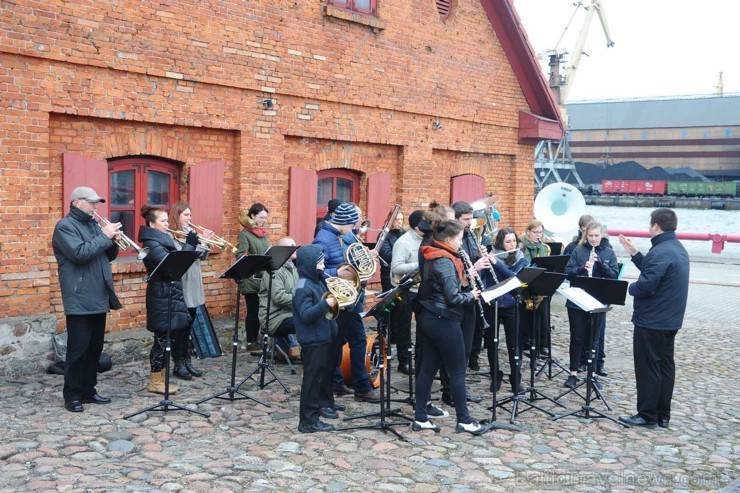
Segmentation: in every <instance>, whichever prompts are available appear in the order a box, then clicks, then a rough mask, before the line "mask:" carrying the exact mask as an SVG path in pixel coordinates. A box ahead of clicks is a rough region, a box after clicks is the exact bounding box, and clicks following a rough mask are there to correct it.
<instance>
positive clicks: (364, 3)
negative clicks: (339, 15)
mask: <svg viewBox="0 0 740 493" xmlns="http://www.w3.org/2000/svg"><path fill="white" fill-rule="evenodd" d="M326 3H327V5H334V6H335V7H339V8H342V9H347V10H351V11H353V12H359V13H361V14H370V15H376V14H377V12H378V0H326Z"/></svg>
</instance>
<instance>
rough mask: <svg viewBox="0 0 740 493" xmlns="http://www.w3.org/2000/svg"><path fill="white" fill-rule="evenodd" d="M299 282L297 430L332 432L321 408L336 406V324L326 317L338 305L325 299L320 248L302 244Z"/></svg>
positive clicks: (296, 303) (295, 293) (296, 305)
mask: <svg viewBox="0 0 740 493" xmlns="http://www.w3.org/2000/svg"><path fill="white" fill-rule="evenodd" d="M296 266H297V267H298V283H297V284H296V286H295V289H294V291H293V321H294V323H295V332H296V337H297V339H298V343H299V344H300V345H301V358H302V359H303V383H302V385H301V405H300V420H299V422H298V431H300V432H301V433H314V432H317V431H332V430H333V429H334V426H332V425H330V424H328V423H324V422H322V421H321V420H319V416H320V410H321V408H322V407H329V408H331V407H332V406H333V404H334V395H333V390H332V376H333V374H334V367H333V366H332V365H330V364H329V363H328V362H329V361H330V354H329V353H330V352H331V348H332V341H333V339H335V337H336V335H337V323H336V322H335V321H334V320H329V319H328V318H327V317H326V315H327V313H328V312H329V310H330V309H331V308H332V307H334V306H335V305H336V303H337V301H336V299H335V298H334V297H333V296H328V297H326V298H324V297H323V295H324V293H325V292H326V291H327V289H326V284H325V283H324V280H323V277H324V251H323V249H322V248H321V247H320V246H318V245H303V246H302V247H300V248H299V249H298V252H297V255H296Z"/></svg>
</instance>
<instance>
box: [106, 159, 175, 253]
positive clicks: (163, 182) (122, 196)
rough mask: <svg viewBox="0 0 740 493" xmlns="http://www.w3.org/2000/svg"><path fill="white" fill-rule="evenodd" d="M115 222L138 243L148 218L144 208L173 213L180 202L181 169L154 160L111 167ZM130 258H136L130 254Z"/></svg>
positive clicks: (124, 161) (119, 162) (112, 217)
mask: <svg viewBox="0 0 740 493" xmlns="http://www.w3.org/2000/svg"><path fill="white" fill-rule="evenodd" d="M108 176H109V179H110V202H109V204H108V210H109V214H110V220H111V221H112V222H120V223H121V224H122V225H123V232H124V234H125V235H126V236H128V237H129V238H131V239H132V240H134V241H136V235H137V234H138V232H139V226H143V225H144V218H142V217H141V215H140V214H139V211H140V209H141V206H143V205H144V204H149V205H157V206H160V207H162V208H163V209H166V210H169V209H170V207H172V205H174V203H175V202H177V201H178V200H180V190H179V183H180V166H178V165H176V164H172V163H170V162H167V161H161V160H157V159H151V158H123V159H117V160H115V161H110V162H109V163H108ZM126 253H127V254H132V252H131V251H127V252H126Z"/></svg>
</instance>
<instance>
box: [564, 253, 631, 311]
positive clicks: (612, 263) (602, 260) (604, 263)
mask: <svg viewBox="0 0 740 493" xmlns="http://www.w3.org/2000/svg"><path fill="white" fill-rule="evenodd" d="M592 249H593V247H592V246H591V244H590V243H589V242H586V243H584V244H583V245H581V246H578V247H576V249H575V250H573V253H571V254H570V259H569V260H568V265H566V266H565V273H566V274H568V275H575V276H587V275H588V272H587V271H586V268H585V267H584V265H585V264H586V262H588V259H589V257H590V256H591V250H592ZM596 255H598V256H599V260H597V261H596V262H594V268H593V272H592V277H602V278H605V279H616V278H617V275H619V265H618V263H617V255H616V254H615V253H614V250H612V248H611V245H609V240H607V239H606V238H602V239H601V243H599V245H598V246H597V247H596ZM565 306H566V307H568V308H575V309H576V310H580V308H578V305H576V304H575V303H573V302H571V301H570V300H568V301H567V302H566V303H565Z"/></svg>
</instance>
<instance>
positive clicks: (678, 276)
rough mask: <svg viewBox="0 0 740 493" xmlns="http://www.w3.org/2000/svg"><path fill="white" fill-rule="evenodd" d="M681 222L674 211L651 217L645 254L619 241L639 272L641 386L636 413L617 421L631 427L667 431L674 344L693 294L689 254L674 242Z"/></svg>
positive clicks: (635, 289)
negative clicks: (690, 286)
mask: <svg viewBox="0 0 740 493" xmlns="http://www.w3.org/2000/svg"><path fill="white" fill-rule="evenodd" d="M677 225H678V219H677V218H676V213H675V212H673V210H671V209H656V210H654V211H653V212H652V213H651V214H650V236H651V237H652V239H651V241H652V244H653V246H652V247H651V248H650V251H649V252H648V253H647V255H644V256H643V255H642V253H640V252H639V251H638V250H637V247H635V245H634V243H633V242H632V240H631V239H629V238H625V237H624V236H622V235H620V236H619V242H620V243H621V244H622V246H623V247H624V249H625V250H627V252H628V253H629V254H630V255H631V256H632V262H634V264H635V266H636V267H637V268H638V269H640V277H639V279H637V281H636V282H634V283H632V285H630V287H629V293H630V294H631V295H632V296H633V297H634V299H635V300H634V311H633V314H632V323H633V324H634V325H635V331H634V335H633V342H632V346H633V351H634V358H635V379H636V381H637V414H635V415H634V416H623V417H621V418H619V420H620V421H621V422H623V423H626V424H629V425H632V426H644V427H647V428H654V427H655V425H656V424H657V425H658V426H660V427H661V428H668V422H669V420H670V418H671V398H672V396H673V384H674V381H675V378H676V365H675V363H674V360H673V344H674V341H675V338H676V334H677V333H678V330H679V329H680V328H681V325H682V324H683V317H684V313H685V312H686V301H687V299H688V295H689V255H688V253H686V249H685V248H684V247H683V245H681V243H680V242H679V241H678V239H677V238H676V226H677Z"/></svg>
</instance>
